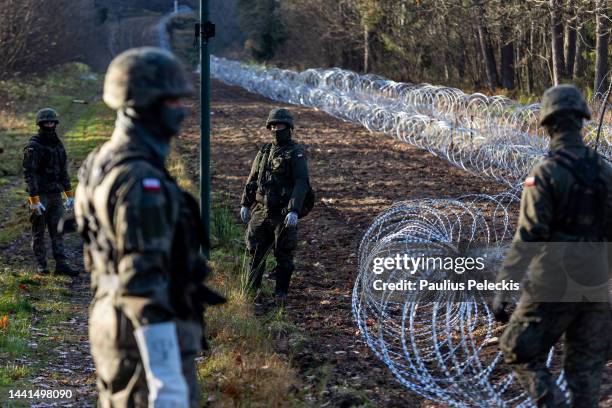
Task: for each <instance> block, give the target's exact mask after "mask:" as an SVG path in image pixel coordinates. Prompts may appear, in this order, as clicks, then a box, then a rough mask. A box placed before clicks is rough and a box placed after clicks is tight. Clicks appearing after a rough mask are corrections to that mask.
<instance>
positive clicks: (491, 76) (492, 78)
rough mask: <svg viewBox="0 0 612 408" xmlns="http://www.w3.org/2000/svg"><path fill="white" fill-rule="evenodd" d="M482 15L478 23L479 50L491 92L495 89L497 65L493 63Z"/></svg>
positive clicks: (491, 50)
mask: <svg viewBox="0 0 612 408" xmlns="http://www.w3.org/2000/svg"><path fill="white" fill-rule="evenodd" d="M483 17H484V16H483V15H482V13H481V14H480V19H479V21H478V37H479V39H480V50H481V52H482V56H483V58H484V61H485V69H486V72H487V84H488V85H489V89H490V90H491V91H495V88H496V87H497V64H496V63H495V52H494V51H493V45H492V44H491V38H490V37H489V31H488V30H487V27H486V26H485V22H484V21H483Z"/></svg>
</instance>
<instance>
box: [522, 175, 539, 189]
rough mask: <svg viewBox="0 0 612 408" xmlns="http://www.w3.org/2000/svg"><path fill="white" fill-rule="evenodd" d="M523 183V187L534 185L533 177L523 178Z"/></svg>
mask: <svg viewBox="0 0 612 408" xmlns="http://www.w3.org/2000/svg"><path fill="white" fill-rule="evenodd" d="M524 184H525V187H533V186H535V184H536V183H535V177H534V176H530V177H527V178H526V179H525V183H524Z"/></svg>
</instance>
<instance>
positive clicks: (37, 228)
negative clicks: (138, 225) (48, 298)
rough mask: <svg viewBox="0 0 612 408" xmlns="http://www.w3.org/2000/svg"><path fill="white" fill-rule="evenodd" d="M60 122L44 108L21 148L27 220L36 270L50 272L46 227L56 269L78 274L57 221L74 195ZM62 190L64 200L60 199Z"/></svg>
mask: <svg viewBox="0 0 612 408" xmlns="http://www.w3.org/2000/svg"><path fill="white" fill-rule="evenodd" d="M58 123H59V117H58V115H57V112H56V111H54V110H53V109H51V108H45V109H41V110H40V111H38V113H37V114H36V124H37V125H38V134H36V135H34V136H32V138H30V142H29V143H28V145H27V146H26V147H25V149H24V154H23V175H24V176H25V181H26V184H27V186H28V187H27V188H28V195H29V198H28V202H29V204H30V211H31V214H30V222H31V223H32V249H33V250H34V255H35V256H36V261H37V263H38V267H37V271H38V273H41V274H47V273H49V268H48V267H47V249H46V247H45V228H46V229H48V230H49V236H50V237H51V245H52V249H53V258H55V273H56V274H64V275H70V276H74V275H78V272H76V271H74V270H72V268H70V266H69V265H68V263H67V259H66V254H65V252H64V240H63V237H62V234H61V233H59V232H58V228H57V227H58V223H59V221H60V219H61V218H62V216H63V215H64V208H65V209H66V210H69V211H70V210H72V207H73V205H74V198H73V196H74V195H73V193H72V187H71V186H70V177H69V176H68V169H67V157H66V150H65V149H64V145H63V144H62V141H61V140H60V139H59V137H58V136H57V132H56V128H57V125H58ZM62 192H63V193H64V195H65V196H66V200H65V201H64V200H62Z"/></svg>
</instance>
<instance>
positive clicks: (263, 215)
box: [246, 204, 297, 293]
mask: <svg viewBox="0 0 612 408" xmlns="http://www.w3.org/2000/svg"><path fill="white" fill-rule="evenodd" d="M284 222H285V216H284V215H282V214H278V213H270V212H268V211H267V210H266V209H265V208H264V207H263V206H261V205H259V204H258V205H256V206H255V208H254V210H253V213H252V215H251V220H250V221H249V226H248V227H247V232H246V245H247V249H248V251H249V254H250V255H251V264H250V270H249V285H250V286H249V287H251V288H254V289H259V288H260V287H261V280H262V276H263V273H264V269H265V263H266V259H265V258H266V255H267V254H268V252H269V250H270V249H272V248H273V249H274V257H275V258H276V270H275V272H276V291H277V292H278V291H282V292H285V293H287V292H288V291H289V282H290V281H291V274H292V273H293V270H294V269H295V266H294V264H293V251H294V250H295V248H296V246H297V227H286V226H285V224H284Z"/></svg>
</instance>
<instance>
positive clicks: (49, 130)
mask: <svg viewBox="0 0 612 408" xmlns="http://www.w3.org/2000/svg"><path fill="white" fill-rule="evenodd" d="M39 128H40V134H41V135H43V136H53V135H55V126H53V127H46V126H39Z"/></svg>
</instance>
